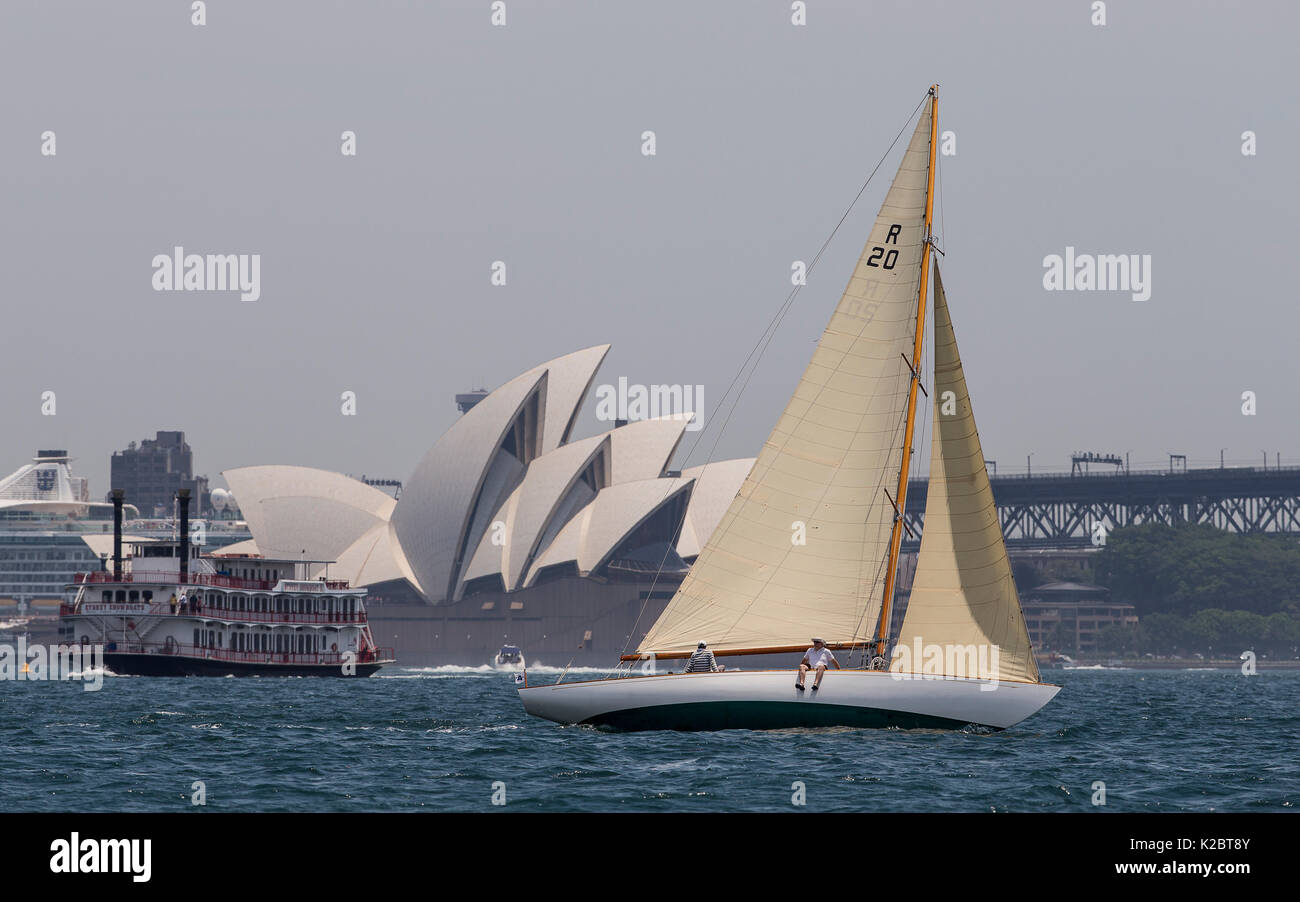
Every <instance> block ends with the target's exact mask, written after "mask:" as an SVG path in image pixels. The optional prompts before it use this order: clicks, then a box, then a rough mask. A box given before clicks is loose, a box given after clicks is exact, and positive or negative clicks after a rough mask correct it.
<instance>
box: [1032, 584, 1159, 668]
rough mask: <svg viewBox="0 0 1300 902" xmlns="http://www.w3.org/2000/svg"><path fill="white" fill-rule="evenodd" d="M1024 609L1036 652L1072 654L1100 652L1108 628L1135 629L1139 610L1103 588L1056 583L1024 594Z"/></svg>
mask: <svg viewBox="0 0 1300 902" xmlns="http://www.w3.org/2000/svg"><path fill="white" fill-rule="evenodd" d="M1021 609H1022V610H1023V611H1024V614H1025V626H1026V627H1027V628H1028V631H1029V640H1030V642H1032V643H1033V645H1034V648H1038V649H1050V650H1052V651H1063V652H1068V653H1070V654H1076V653H1084V654H1086V653H1089V652H1095V651H1096V650H1097V637H1098V635H1099V634H1100V633H1101V631H1102V630H1104V629H1105V628H1106V627H1108V626H1136V625H1137V622H1138V617H1137V609H1136V608H1134V607H1133V605H1131V604H1120V603H1117V602H1113V601H1111V600H1110V590H1109V589H1107V588H1105V587H1104V586H1090V585H1086V584H1084V583H1073V582H1055V583H1047V584H1046V585H1042V586H1038V587H1036V588H1034V589H1030V590H1029V591H1027V592H1025V593H1024V596H1023V597H1022V598H1021Z"/></svg>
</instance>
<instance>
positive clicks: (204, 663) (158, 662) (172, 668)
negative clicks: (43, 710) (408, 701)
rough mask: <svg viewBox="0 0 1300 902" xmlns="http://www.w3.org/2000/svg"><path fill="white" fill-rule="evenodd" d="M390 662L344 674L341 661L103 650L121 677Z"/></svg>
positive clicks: (339, 671)
mask: <svg viewBox="0 0 1300 902" xmlns="http://www.w3.org/2000/svg"><path fill="white" fill-rule="evenodd" d="M385 663H391V662H379V661H368V662H357V663H356V664H355V665H353V667H354V669H355V672H354V673H349V674H345V673H344V672H343V668H342V666H340V665H338V664H275V663H266V664H255V663H250V662H246V661H221V660H213V659H208V658H192V657H188V656H186V655H153V654H128V653H124V652H111V651H107V652H104V666H105V667H107V668H108V669H109V670H111V671H113V673H115V674H117V675H118V676H181V677H183V676H206V677H224V676H239V677H244V676H272V677H274V676H279V677H368V676H370V675H371V674H373V673H375V672H376V671H378V670H379V668H381V667H383V666H384V664H385Z"/></svg>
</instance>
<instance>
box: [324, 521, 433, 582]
mask: <svg viewBox="0 0 1300 902" xmlns="http://www.w3.org/2000/svg"><path fill="white" fill-rule="evenodd" d="M330 575H331V576H335V577H337V578H339V579H346V580H347V581H348V583H349V585H353V586H369V585H373V584H375V583H382V582H388V581H389V580H394V579H403V578H405V579H408V580H410V581H411V583H412V584H413V585H414V586H415V587H416V588H417V589H418V588H419V583H418V582H416V581H415V576H414V574H412V573H411V571H410V568H409V567H408V566H406V560H405V558H404V557H403V555H402V549H401V546H399V545H398V544H397V540H396V538H395V537H394V536H393V528H392V524H390V523H381V524H379V525H378V526H376V527H374V528H373V529H370V530H369V531H367V532H366V533H365V534H364V535H362V536H361V537H360V538H359V539H357V540H356V541H355V542H353V543H352V545H351V546H349V547H348V549H347V550H345V551H344V552H343V553H342V554H340V555H339V556H338V560H336V561H335V562H334V563H333V564H331V565H330Z"/></svg>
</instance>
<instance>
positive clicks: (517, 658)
mask: <svg viewBox="0 0 1300 902" xmlns="http://www.w3.org/2000/svg"><path fill="white" fill-rule="evenodd" d="M495 663H496V666H497V667H507V668H509V669H510V670H520V669H522V668H523V666H524V653H523V652H522V651H520V650H519V646H517V645H503V646H501V650H500V651H499V652H497V657H496V662H495Z"/></svg>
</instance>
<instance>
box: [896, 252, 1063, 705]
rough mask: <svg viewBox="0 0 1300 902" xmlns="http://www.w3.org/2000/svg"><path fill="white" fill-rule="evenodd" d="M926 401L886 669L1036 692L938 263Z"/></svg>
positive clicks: (1034, 672)
mask: <svg viewBox="0 0 1300 902" xmlns="http://www.w3.org/2000/svg"><path fill="white" fill-rule="evenodd" d="M930 398H931V404H932V411H933V416H934V433H933V434H934V439H933V445H932V447H931V450H930V485H929V494H928V496H927V498H926V504H925V527H924V530H923V532H922V534H921V551H920V555H919V557H918V558H917V563H916V576H915V578H914V579H913V582H912V595H911V598H910V599H909V600H908V604H907V613H906V616H904V618H903V626H902V629H901V631H900V635H899V636H898V643H897V645H896V646H895V649H894V653H893V655H892V656H891V661H890V668H891V669H892V670H897V671H903V672H912V673H947V674H949V675H952V676H967V677H976V678H978V679H1000V680H1024V681H1028V682H1033V683H1036V682H1038V666H1037V664H1036V663H1035V662H1034V655H1033V651H1032V649H1031V648H1030V644H1029V635H1028V633H1027V632H1026V630H1025V618H1024V615H1023V614H1022V613H1021V610H1020V599H1019V597H1018V596H1017V594H1016V584H1015V581H1014V580H1013V579H1012V576H1011V564H1010V562H1009V561H1008V560H1007V547H1006V544H1005V543H1004V541H1003V539H1002V527H1001V525H1000V523H999V522H998V512H997V508H996V507H995V506H994V503H993V490H992V489H991V488H990V486H989V477H988V470H987V468H986V467H985V465H984V451H983V449H982V448H981V447H980V438H979V433H978V432H977V431H976V429H975V416H974V413H973V411H972V410H971V403H970V395H969V394H968V393H967V391H966V377H965V376H964V375H963V373H962V368H961V357H960V356H959V355H958V353H957V338H956V335H955V334H954V333H953V328H952V318H951V317H950V316H949V313H948V300H947V298H946V297H945V296H944V292H943V283H942V281H940V279H939V266H938V263H937V262H936V264H935V267H934V385H933V386H932V387H931V388H930ZM994 648H996V651H994Z"/></svg>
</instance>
